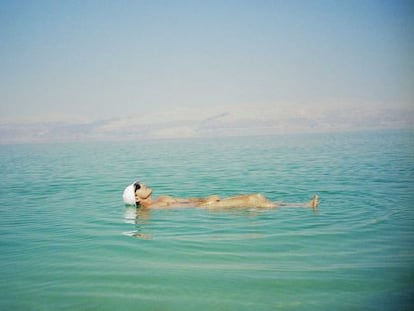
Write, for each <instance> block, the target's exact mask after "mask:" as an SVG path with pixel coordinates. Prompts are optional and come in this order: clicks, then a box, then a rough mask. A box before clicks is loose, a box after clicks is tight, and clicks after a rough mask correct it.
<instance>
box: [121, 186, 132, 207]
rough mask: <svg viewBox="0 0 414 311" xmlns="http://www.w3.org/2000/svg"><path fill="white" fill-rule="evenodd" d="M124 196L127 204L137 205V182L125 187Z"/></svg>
mask: <svg viewBox="0 0 414 311" xmlns="http://www.w3.org/2000/svg"><path fill="white" fill-rule="evenodd" d="M122 198H123V199H124V203H125V204H128V205H135V184H130V185H129V186H128V187H126V188H125V190H124V194H123V195H122Z"/></svg>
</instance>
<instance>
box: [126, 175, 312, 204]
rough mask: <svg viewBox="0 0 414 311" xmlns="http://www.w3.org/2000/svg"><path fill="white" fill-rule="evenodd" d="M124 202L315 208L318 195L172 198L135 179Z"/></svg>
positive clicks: (127, 191)
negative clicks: (289, 199) (291, 199)
mask: <svg viewBox="0 0 414 311" xmlns="http://www.w3.org/2000/svg"><path fill="white" fill-rule="evenodd" d="M123 199H124V202H125V204H129V205H135V206H140V207H142V208H147V209H149V208H159V209H161V208H185V207H201V208H211V209H214V208H217V209H220V208H249V207H256V208H277V207H311V208H313V209H316V208H317V207H318V205H319V197H318V196H317V195H314V197H313V198H312V200H310V201H309V202H306V203H284V202H271V201H269V200H268V199H266V198H265V197H264V196H263V195H262V194H247V195H240V196H235V197H230V198H220V197H219V196H217V195H213V196H209V197H207V198H186V199H184V198H173V197H170V196H159V197H158V198H156V199H153V198H152V189H151V188H150V187H148V186H146V185H145V184H143V183H141V182H139V181H136V182H135V183H133V184H131V185H129V186H128V187H126V188H125V190H124V193H123Z"/></svg>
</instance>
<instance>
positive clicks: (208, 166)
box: [0, 130, 414, 311]
mask: <svg viewBox="0 0 414 311" xmlns="http://www.w3.org/2000/svg"><path fill="white" fill-rule="evenodd" d="M413 151H414V132H413V131H410V130H404V131H401V130H398V131H396V130H387V131H371V132H353V133H330V134H302V135H300V134H296V135H280V136H264V137H244V138H243V137H236V138H203V139H201V138H200V139H182V140H152V141H130V142H116V143H114V142H94V143H61V144H22V145H1V146H0V172H1V175H0V276H1V277H0V310H180V311H183V310H197V311H203V310H238V311H239V310H249V311H252V310H255V311H258V310H318V311H319V310H376V311H377V310H412V308H413V304H414V298H413V297H414V243H413V242H414V152H413ZM136 179H139V180H141V181H142V182H144V183H146V184H147V185H149V186H151V187H152V188H153V189H154V195H155V196H157V195H160V194H169V195H173V196H178V197H190V196H191V197H204V196H208V195H212V194H217V195H220V196H222V197H226V196H232V195H237V194H246V193H256V192H260V193H262V194H264V195H265V196H267V197H268V198H269V199H271V200H273V201H285V202H305V201H308V200H309V199H310V198H311V197H312V196H313V195H314V194H315V193H317V194H319V196H320V198H321V203H320V206H319V209H318V210H317V211H313V210H312V209H310V208H279V209H267V210H266V209H265V210H263V209H255V208H248V209H247V208H246V209H230V210H229V209H227V210H217V211H211V210H205V209H197V208H189V209H173V210H153V211H151V212H145V211H142V210H140V209H135V208H133V207H127V206H125V205H124V204H123V202H122V192H123V190H124V188H125V187H126V186H127V185H128V184H130V183H131V182H133V181H135V180H136Z"/></svg>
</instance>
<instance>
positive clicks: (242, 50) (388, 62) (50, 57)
mask: <svg viewBox="0 0 414 311" xmlns="http://www.w3.org/2000/svg"><path fill="white" fill-rule="evenodd" d="M413 17H414V5H413V1H395V0H394V1H392V0H389V1H369V0H364V1H360V0H357V1H348V0H343V1H260V0H256V1H226V0H220V1H167V0H165V1H156V0H155V1H154V0H151V1H150V0H149V1H115V0H114V1H87V0H85V1H39V0H38V1H11V0H10V1H3V0H0V118H1V119H15V118H22V117H28V116H33V115H34V116H43V117H45V118H46V117H47V116H48V115H60V116H65V115H70V116H79V117H82V118H88V119H101V118H112V117H123V116H127V115H138V114H141V115H142V114H145V113H147V112H151V111H154V110H160V109H161V110H164V111H174V110H175V109H177V108H179V109H184V110H185V109H187V108H188V109H191V110H192V111H199V112H200V113H203V111H207V110H206V109H207V107H209V106H216V107H217V106H223V107H226V106H229V107H230V106H231V107H233V109H242V107H243V106H246V105H254V104H260V107H261V109H266V107H269V108H270V107H273V108H274V107H275V106H277V105H280V106H283V107H288V106H289V105H292V107H299V108H306V109H308V110H312V109H323V107H325V106H326V105H330V106H331V107H333V108H336V107H335V105H336V106H337V108H338V109H343V106H344V105H345V106H346V105H367V106H370V107H372V108H373V109H376V108H378V109H382V108H386V107H397V108H399V107H400V108H407V107H410V106H412V105H413V98H414V92H413V90H414V59H413V56H412V55H414V27H413V26H414V21H413ZM286 109H288V108H286ZM289 109H290V108H289Z"/></svg>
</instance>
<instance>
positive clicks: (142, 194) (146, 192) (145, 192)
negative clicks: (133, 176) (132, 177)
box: [135, 183, 152, 200]
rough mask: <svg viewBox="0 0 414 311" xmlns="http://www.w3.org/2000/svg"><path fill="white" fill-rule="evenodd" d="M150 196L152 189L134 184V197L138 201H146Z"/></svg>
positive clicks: (140, 184) (141, 184)
mask: <svg viewBox="0 0 414 311" xmlns="http://www.w3.org/2000/svg"><path fill="white" fill-rule="evenodd" d="M151 194H152V189H151V188H150V187H147V186H146V185H144V184H143V183H138V184H136V190H135V197H136V198H138V199H139V200H145V199H148V198H149V197H150V196H151Z"/></svg>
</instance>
